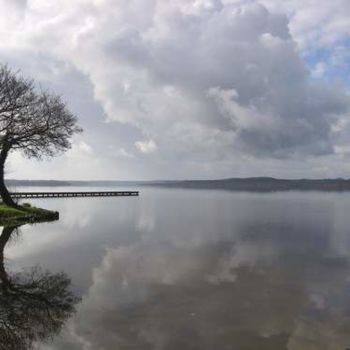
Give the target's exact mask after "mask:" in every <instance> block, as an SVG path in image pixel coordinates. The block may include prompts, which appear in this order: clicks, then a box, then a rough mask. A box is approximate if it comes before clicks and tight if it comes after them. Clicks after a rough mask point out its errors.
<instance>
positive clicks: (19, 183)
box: [5, 179, 71, 187]
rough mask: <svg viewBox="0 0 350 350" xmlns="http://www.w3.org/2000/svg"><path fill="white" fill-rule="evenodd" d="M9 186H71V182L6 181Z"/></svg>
mask: <svg viewBox="0 0 350 350" xmlns="http://www.w3.org/2000/svg"><path fill="white" fill-rule="evenodd" d="M5 183H6V185H7V186H11V187H16V186H38V187H39V186H41V187H43V186H49V187H51V186H55V187H57V186H71V184H70V182H67V181H57V180H11V179H9V180H5Z"/></svg>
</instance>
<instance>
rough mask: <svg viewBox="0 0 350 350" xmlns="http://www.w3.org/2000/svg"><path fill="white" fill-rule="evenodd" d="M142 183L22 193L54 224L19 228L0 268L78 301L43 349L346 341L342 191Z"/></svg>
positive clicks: (249, 347)
mask: <svg viewBox="0 0 350 350" xmlns="http://www.w3.org/2000/svg"><path fill="white" fill-rule="evenodd" d="M24 190H29V189H28V188H27V189H24ZM36 190H38V189H36ZM39 190H45V189H39ZM51 190H62V189H60V188H57V189H55V188H54V189H51ZM66 190H74V189H73V188H68V189H66ZM79 190H81V188H79ZM140 191H141V195H140V197H135V198H132V197H130V198H127V197H125V198H72V199H49V200H45V199H43V200H33V201H32V203H33V204H35V205H38V206H41V207H45V208H51V209H55V210H58V211H59V212H60V220H59V221H58V222H54V223H48V224H38V225H34V226H29V225H26V226H23V227H21V228H20V234H19V235H17V236H16V239H14V240H11V241H10V242H9V243H8V244H7V246H6V248H5V258H6V267H7V269H8V270H9V271H13V272H14V273H15V272H16V271H22V269H23V268H28V267H31V266H40V267H41V268H43V269H45V270H48V271H50V273H52V274H57V273H60V272H61V271H64V272H65V273H66V274H67V276H68V277H69V278H70V279H71V282H72V284H71V286H70V288H71V290H72V292H73V293H74V294H75V295H76V296H78V297H80V298H81V301H80V302H79V303H78V304H77V312H76V314H75V315H74V316H72V317H71V318H70V319H69V320H68V321H67V322H66V324H65V327H64V328H63V330H62V332H61V333H60V335H58V336H54V337H53V340H52V341H49V340H47V341H46V342H43V343H41V344H39V345H38V347H39V349H41V350H49V349H50V350H58V349H60V350H63V349H65V350H78V349H79V350H80V349H81V350H83V349H84V350H90V349H93V350H95V349H96V350H100V349H101V350H102V349H103V350H115V349H123V350H124V349H146V350H147V349H155V350H163V349H164V350H172V349H174V350H178V349H184V350H187V349H191V350H194V349H198V350H199V349H201V350H203V349H204V350H206V349H208V350H209V349H210V350H212V349H215V348H217V349H220V350H225V349H229V350H231V349H238V350H255V349H256V350H264V349H268V350H275V349H276V350H277V349H278V350H281V349H288V350H304V349H305V350H306V349H307V350H309V349H310V350H313V349H315V350H316V349H317V350H322V349H331V350H332V349H334V350H335V349H337V350H338V349H346V348H350V259H349V258H350V232H349V227H350V194H347V193H316V192H314V193H313V192H307V193H301V192H299V193H298V192H284V193H271V194H253V193H232V192H225V191H199V190H176V189H155V188H142V189H140ZM0 341H1V340H0Z"/></svg>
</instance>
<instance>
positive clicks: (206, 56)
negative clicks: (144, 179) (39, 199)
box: [0, 0, 349, 177]
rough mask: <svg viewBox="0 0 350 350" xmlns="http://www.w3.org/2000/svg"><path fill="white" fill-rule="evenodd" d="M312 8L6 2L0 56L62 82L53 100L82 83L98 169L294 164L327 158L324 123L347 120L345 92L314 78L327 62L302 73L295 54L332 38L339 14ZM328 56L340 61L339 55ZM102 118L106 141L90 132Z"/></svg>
mask: <svg viewBox="0 0 350 350" xmlns="http://www.w3.org/2000/svg"><path fill="white" fill-rule="evenodd" d="M1 4H3V5H2V6H5V8H7V9H10V7H6V6H7V5H6V4H5V2H2V3H1ZM315 4H316V3H315V2H314V1H312V0H310V1H309V2H307V4H305V2H301V1H299V0H297V1H289V0H287V1H285V2H283V6H282V7H281V6H280V5H281V2H280V1H276V0H261V1H244V0H241V1H239V0H222V1H220V0H215V1H214V0H191V1H188V0H186V1H185V0H174V1H167V0H151V1H150V0H147V1H146V0H141V1H140V0H138V1H136V0H130V1H124V0H103V1H87V0H79V1H76V2H74V4H72V3H71V2H69V1H67V0H60V1H58V2H55V3H52V4H49V3H47V2H44V1H41V0H35V1H28V2H27V3H25V2H23V3H22V4H21V5H18V6H17V5H16V6H14V5H13V6H12V5H11V13H13V15H11V16H9V18H8V20H7V22H6V23H5V22H3V23H5V24H3V25H0V36H1V39H2V40H1V43H0V57H5V58H8V59H9V60H10V61H14V62H16V66H20V67H21V66H23V67H25V69H26V70H28V71H30V72H31V74H32V75H34V76H37V77H39V79H40V80H41V81H44V82H46V83H48V84H52V81H53V82H55V81H56V80H59V79H60V78H59V77H62V76H64V77H65V78H64V79H63V80H62V81H61V82H60V84H59V85H58V86H55V85H54V87H55V88H59V90H60V91H61V92H63V93H65V90H67V91H69V89H68V86H69V81H71V80H72V79H69V77H70V76H73V72H74V74H75V75H77V72H78V73H79V74H80V75H81V77H79V78H78V79H74V82H76V81H79V82H80V81H81V84H85V85H84V86H89V88H90V89H91V91H92V93H91V96H89V95H88V94H87V95H86V96H88V98H89V99H87V101H91V100H92V99H94V103H96V104H98V105H99V107H100V110H96V112H97V115H96V114H95V113H94V114H93V113H91V112H89V111H85V109H84V112H86V113H87V115H89V118H90V119H91V121H89V122H88V123H87V124H88V127H89V128H88V130H91V129H92V128H93V129H94V130H93V131H90V132H89V133H90V135H91V134H92V133H95V134H94V135H95V136H94V138H91V139H89V140H88V141H87V143H89V144H91V145H92V147H93V149H94V150H96V153H95V156H97V154H104V157H105V158H106V159H105V161H106V163H108V162H113V160H112V159H113V158H114V159H115V156H116V154H117V155H118V157H117V158H120V159H123V158H124V160H125V161H126V160H128V164H129V165H128V166H129V167H130V169H136V165H135V164H136V162H137V161H139V159H140V158H142V156H143V154H148V155H150V156H151V155H152V157H154V159H157V161H158V162H157V164H158V165H156V163H155V162H154V163H153V167H156V166H159V169H157V170H155V172H156V174H157V175H156V176H157V177H159V176H162V174H164V173H166V172H167V171H169V173H170V174H174V173H175V171H176V169H179V166H178V165H179V164H181V165H182V167H181V169H182V171H184V172H186V173H187V174H189V173H191V174H194V173H198V169H200V171H202V170H203V169H208V173H209V174H212V175H213V174H221V173H222V172H226V173H230V174H232V172H233V170H236V169H237V164H242V159H244V162H245V164H246V170H245V172H250V171H251V170H249V169H252V168H254V164H255V162H257V161H258V160H261V159H265V160H266V161H267V160H274V161H276V162H279V161H280V160H282V159H283V160H284V161H285V162H286V161H287V160H288V161H291V160H293V161H294V160H298V161H300V167H301V166H302V164H305V163H304V162H305V159H313V157H319V158H321V157H326V156H334V157H336V154H335V149H338V148H339V145H338V142H339V141H338V140H339V139H340V136H339V130H336V127H335V126H336V125H339V123H340V122H342V123H343V122H344V121H345V122H346V123H347V120H348V115H349V96H348V93H347V91H346V89H345V88H344V87H343V86H341V84H338V83H335V82H332V81H331V79H328V80H327V81H324V80H322V75H323V73H324V72H327V69H328V67H325V66H324V65H326V64H328V63H329V62H328V61H327V62H324V63H322V64H321V63H319V62H316V64H315V67H314V69H313V72H310V71H309V69H308V67H307V66H306V64H305V62H304V61H303V57H302V54H303V53H302V52H301V51H302V50H303V51H304V53H305V52H306V51H307V50H308V49H312V48H314V47H321V46H322V45H323V46H325V47H332V45H335V44H336V43H338V42H339V41H341V40H344V38H345V37H347V35H348V34H349V33H348V28H349V26H347V25H346V24H347V18H348V16H346V14H347V11H348V10H349V6H348V5H347V3H346V2H344V1H340V0H338V1H337V0H336V1H334V2H332V3H329V4H328V3H327V6H325V7H324V6H315ZM327 14H331V16H327ZM320 20H322V21H323V22H322V23H325V25H322V26H321V25H317V24H316V23H318V22H319V21H320ZM336 33H338V35H336ZM337 45H338V44H337ZM337 52H338V53H337V60H338V61H337V62H339V60H340V61H342V58H343V57H344V50H338V51H337ZM30 62H31V63H30ZM33 62H34V63H33ZM35 62H36V63H35ZM317 63H318V65H317ZM337 64H338V63H337ZM75 75H74V77H75ZM82 77H84V79H85V80H86V81H84V80H83V78H82ZM315 77H317V79H314V78H315ZM77 88H78V89H79V85H78V84H77ZM86 96H85V95H84V96H81V98H82V101H84V100H83V99H84V98H85V97H86ZM82 106H83V103H81V104H80V105H79V106H78V110H77V113H78V114H79V108H80V109H83V108H84V107H82ZM85 108H86V107H85ZM90 113H91V114H90ZM104 119H107V120H108V121H109V123H108V125H109V126H110V130H112V125H115V132H116V135H117V133H118V137H117V136H116V137H113V136H112V135H111V136H110V137H109V139H108V140H107V139H106V137H105V136H104V135H102V133H100V134H99V133H98V130H100V129H101V130H102V125H101V122H102V121H103V120H104ZM86 120H87V117H86ZM99 123H100V124H99ZM346 123H345V124H346ZM345 129H347V128H346V127H345ZM117 130H123V131H122V132H118V131H117ZM124 131H126V132H124ZM108 132H111V131H108ZM106 133H107V131H106ZM342 134H344V133H342ZM341 139H342V140H345V139H346V137H344V136H341ZM135 147H136V148H137V150H138V151H139V152H135V154H133V152H132V149H135ZM342 147H344V145H342ZM106 149H108V150H109V151H106ZM113 150H118V151H116V152H114V154H112V153H113ZM121 150H125V152H122V151H121ZM155 151H157V152H155ZM121 152H122V153H123V154H122V153H121ZM127 154H128V155H130V154H132V155H133V156H132V157H128V156H126V155H127ZM107 157H108V159H107ZM323 159H325V158H323ZM114 161H115V160H114ZM248 162H250V165H248ZM275 164H277V163H275ZM284 164H286V163H284ZM123 165H124V164H123ZM140 166H141V167H143V168H144V164H142V165H140ZM287 166H291V163H289V164H288V165H287ZM118 168H120V167H118ZM193 169H197V171H196V172H194V170H193ZM220 169H224V170H220ZM91 171H92V172H93V170H91ZM146 172H147V171H144V172H143V173H146ZM109 173H111V172H109ZM216 176H220V175H216Z"/></svg>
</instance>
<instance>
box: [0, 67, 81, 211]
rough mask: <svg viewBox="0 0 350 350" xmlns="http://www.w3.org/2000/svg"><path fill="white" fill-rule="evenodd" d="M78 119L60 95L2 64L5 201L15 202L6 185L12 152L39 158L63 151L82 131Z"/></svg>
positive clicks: (0, 176) (0, 150)
mask: <svg viewBox="0 0 350 350" xmlns="http://www.w3.org/2000/svg"><path fill="white" fill-rule="evenodd" d="M77 120H78V119H77V116H76V115H74V114H73V113H71V112H70V111H69V109H68V108H67V105H66V103H65V102H64V101H63V99H62V97H61V96H59V95H56V94H53V93H51V92H48V91H45V90H43V89H41V88H40V87H38V86H37V85H36V84H35V82H34V80H33V79H28V78H25V77H23V76H22V75H21V73H20V72H16V71H13V70H11V69H10V68H9V67H8V66H7V65H0V195H1V197H2V200H3V201H4V202H5V203H6V204H9V205H14V202H13V201H12V199H11V197H10V195H9V193H8V191H7V189H6V187H5V184H4V165H5V162H6V159H7V156H8V154H9V152H11V151H15V150H18V151H21V152H22V154H23V155H24V156H26V157H28V158H38V159H41V158H43V157H44V156H50V157H51V156H54V155H56V154H57V153H60V152H64V151H65V150H67V149H68V148H69V147H70V146H71V137H72V136H73V134H75V133H79V132H81V131H82V129H81V128H80V127H78V126H77Z"/></svg>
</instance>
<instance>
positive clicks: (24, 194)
mask: <svg viewBox="0 0 350 350" xmlns="http://www.w3.org/2000/svg"><path fill="white" fill-rule="evenodd" d="M138 195H139V191H94V192H12V193H11V197H12V198H13V199H19V198H71V197H125V196H128V197H129V196H138Z"/></svg>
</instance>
